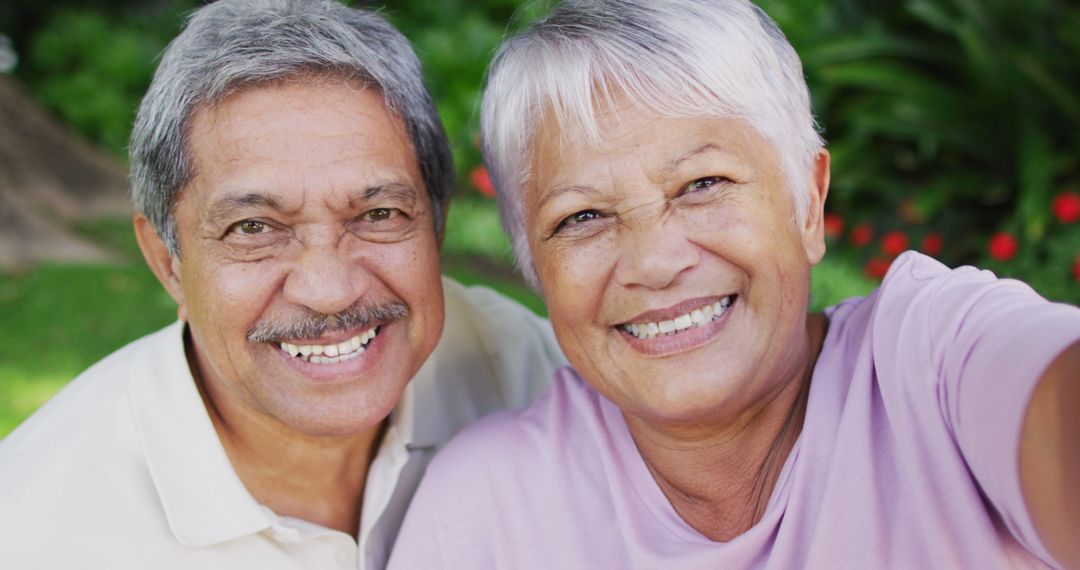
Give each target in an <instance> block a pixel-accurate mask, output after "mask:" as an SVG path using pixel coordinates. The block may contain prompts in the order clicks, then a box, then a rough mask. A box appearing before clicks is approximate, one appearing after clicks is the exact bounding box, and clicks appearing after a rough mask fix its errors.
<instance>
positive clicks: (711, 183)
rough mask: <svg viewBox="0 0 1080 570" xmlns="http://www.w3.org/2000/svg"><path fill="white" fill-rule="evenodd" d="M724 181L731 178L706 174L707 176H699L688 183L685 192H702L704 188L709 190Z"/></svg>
mask: <svg viewBox="0 0 1080 570" xmlns="http://www.w3.org/2000/svg"><path fill="white" fill-rule="evenodd" d="M724 182H730V180H729V179H727V178H725V177H723V176H706V177H705V178H698V179H697V180H695V181H693V182H691V183H690V184H687V185H686V188H685V189H684V190H683V191H684V192H701V191H702V190H708V189H710V188H713V187H715V186H719V185H720V184H723V183H724Z"/></svg>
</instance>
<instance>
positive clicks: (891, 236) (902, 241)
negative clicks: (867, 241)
mask: <svg viewBox="0 0 1080 570" xmlns="http://www.w3.org/2000/svg"><path fill="white" fill-rule="evenodd" d="M907 248H908V239H907V236H906V235H904V232H889V233H887V234H885V235H883V236H881V251H883V252H885V255H888V256H889V257H896V256H898V255H900V254H901V253H904V250H906V249H907Z"/></svg>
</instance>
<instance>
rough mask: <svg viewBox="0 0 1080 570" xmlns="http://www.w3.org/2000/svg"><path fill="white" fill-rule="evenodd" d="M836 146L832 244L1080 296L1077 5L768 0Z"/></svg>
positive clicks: (849, 253)
mask: <svg viewBox="0 0 1080 570" xmlns="http://www.w3.org/2000/svg"><path fill="white" fill-rule="evenodd" d="M761 5H762V7H763V8H765V9H766V10H767V11H768V12H770V14H771V15H772V16H773V17H774V18H775V19H776V20H777V22H778V23H779V24H780V26H781V28H783V29H784V30H785V31H786V33H787V34H788V37H789V39H790V40H791V42H792V44H793V45H794V46H795V47H796V49H797V50H798V51H799V53H800V54H801V56H802V58H803V63H804V66H805V71H806V75H807V78H808V81H809V83H810V86H811V91H812V93H813V98H814V108H815V111H816V114H817V116H818V117H819V119H820V120H821V122H822V123H823V125H824V127H825V129H824V135H825V138H826V139H827V140H828V141H829V149H830V150H831V152H832V156H833V174H834V176H833V182H832V190H831V192H830V197H829V209H830V210H831V212H832V215H831V216H830V234H831V236H832V237H831V240H832V241H833V247H832V251H833V252H834V253H833V254H835V253H839V254H840V255H842V256H844V257H847V258H849V259H851V260H852V261H853V262H855V263H859V264H861V265H863V267H864V269H865V272H866V273H867V274H869V275H870V276H873V277H877V276H879V275H881V274H882V273H884V271H885V270H886V269H887V268H888V264H889V262H890V261H891V259H892V258H893V257H895V255H896V254H897V252H898V251H902V250H903V249H905V248H906V247H909V246H910V247H911V248H914V249H922V250H923V251H926V252H928V253H931V254H933V255H935V256H936V257H938V258H940V259H942V260H943V261H944V262H946V263H948V264H950V265H959V264H976V265H979V266H982V267H986V268H990V269H993V270H995V271H996V272H998V273H999V274H1003V275H1011V276H1017V277H1020V278H1021V279H1024V280H1025V281H1028V282H1029V283H1031V284H1032V285H1033V286H1035V288H1036V289H1038V290H1039V291H1040V292H1042V293H1043V294H1044V295H1047V296H1049V297H1051V298H1056V299H1064V300H1069V301H1071V302H1073V303H1077V302H1080V224H1078V223H1077V219H1078V218H1080V194H1078V191H1080V65H1078V64H1077V62H1078V61H1080V5H1077V4H1076V3H1071V2H1065V1H1055V0H980V1H978V2H975V1H971V0H907V1H903V2H857V1H854V0H842V1H838V2H833V3H829V4H825V3H821V2H817V1H816V0H762V1H761Z"/></svg>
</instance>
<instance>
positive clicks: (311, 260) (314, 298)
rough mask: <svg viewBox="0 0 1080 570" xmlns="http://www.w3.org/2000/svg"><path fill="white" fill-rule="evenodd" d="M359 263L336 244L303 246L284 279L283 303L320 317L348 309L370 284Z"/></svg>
mask: <svg viewBox="0 0 1080 570" xmlns="http://www.w3.org/2000/svg"><path fill="white" fill-rule="evenodd" d="M371 278H372V277H371V274H370V273H369V272H368V270H367V268H365V267H364V265H363V263H362V262H361V260H359V259H356V258H355V256H351V255H349V254H348V252H347V248H341V247H338V244H330V243H326V244H319V245H304V246H303V247H302V250H301V252H300V253H298V254H297V259H296V262H295V264H294V266H293V268H292V270H291V271H290V273H289V276H288V277H287V278H286V279H285V287H284V295H285V300H286V301H288V302H290V303H293V304H296V305H303V306H306V307H308V308H310V309H311V310H313V311H317V312H319V313H322V314H324V315H333V314H336V313H339V312H341V311H344V310H345V309H348V308H349V307H350V306H352V305H353V303H355V302H356V300H357V299H359V298H360V297H361V296H363V294H364V292H365V291H366V290H367V288H368V287H370V285H371Z"/></svg>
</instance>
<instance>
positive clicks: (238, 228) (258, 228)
mask: <svg viewBox="0 0 1080 570" xmlns="http://www.w3.org/2000/svg"><path fill="white" fill-rule="evenodd" d="M232 231H233V232H234V233H238V234H242V235H255V234H262V233H266V232H268V231H270V224H267V223H266V222H260V221H259V220H244V221H242V222H238V223H236V224H234V225H233V227H232Z"/></svg>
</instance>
